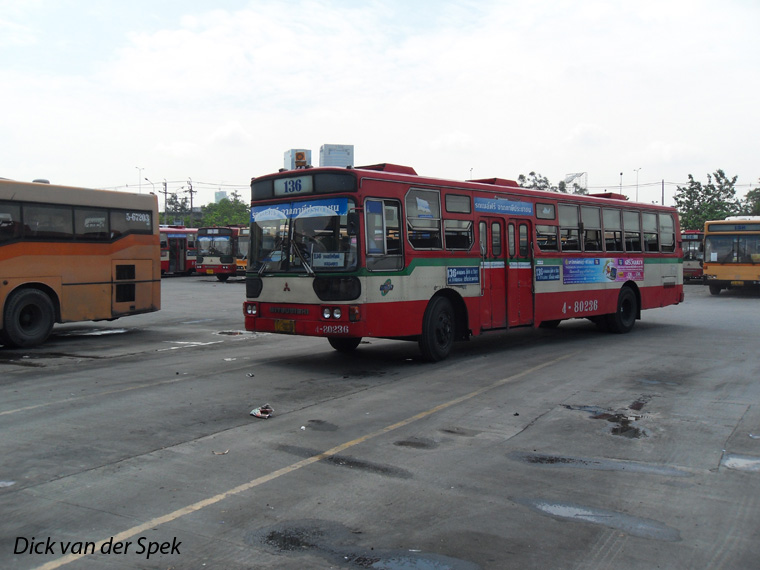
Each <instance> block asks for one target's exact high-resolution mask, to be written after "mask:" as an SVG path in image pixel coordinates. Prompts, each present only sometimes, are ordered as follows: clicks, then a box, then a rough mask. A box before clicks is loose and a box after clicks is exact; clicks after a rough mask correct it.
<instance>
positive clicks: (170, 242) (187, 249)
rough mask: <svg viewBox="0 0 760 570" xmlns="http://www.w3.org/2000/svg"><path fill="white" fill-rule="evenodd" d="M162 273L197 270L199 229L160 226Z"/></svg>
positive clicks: (184, 272) (174, 273)
mask: <svg viewBox="0 0 760 570" xmlns="http://www.w3.org/2000/svg"><path fill="white" fill-rule="evenodd" d="M159 232H160V233H161V275H176V274H178V273H182V274H184V275H190V274H192V273H193V272H194V271H195V258H196V247H195V240H196V235H197V233H198V230H197V229H196V228H186V227H185V226H160V228H159Z"/></svg>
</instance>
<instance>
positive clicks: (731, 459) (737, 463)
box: [720, 453, 760, 473]
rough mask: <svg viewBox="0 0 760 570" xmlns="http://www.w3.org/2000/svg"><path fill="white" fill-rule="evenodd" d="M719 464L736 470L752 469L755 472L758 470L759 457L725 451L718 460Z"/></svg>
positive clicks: (759, 465) (759, 464)
mask: <svg viewBox="0 0 760 570" xmlns="http://www.w3.org/2000/svg"><path fill="white" fill-rule="evenodd" d="M720 464H721V465H722V466H723V467H728V468H729V469H735V470H736V471H754V472H755V473H757V472H759V471H760V457H752V456H751V455H735V454H732V453H726V454H724V455H723V459H721V460H720Z"/></svg>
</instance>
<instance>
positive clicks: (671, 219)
mask: <svg viewBox="0 0 760 570" xmlns="http://www.w3.org/2000/svg"><path fill="white" fill-rule="evenodd" d="M251 192H252V201H251V206H252V207H251V251H250V256H249V264H248V271H247V273H246V301H245V302H244V304H243V313H244V315H245V327H246V329H247V330H249V331H263V332H274V333H284V334H294V335H307V336H321V337H325V338H327V340H328V341H329V343H330V345H331V346H332V347H333V348H335V349H336V350H338V351H341V352H349V351H352V350H354V349H355V348H357V347H358V346H359V344H360V341H361V339H362V337H380V338H395V339H403V340H416V341H417V342H418V343H419V347H420V350H421V352H422V355H423V357H424V358H425V359H426V360H430V361H436V360H441V359H443V358H445V357H446V356H447V355H448V354H449V352H450V350H451V348H452V344H453V342H454V341H455V340H460V339H467V338H468V337H470V336H473V335H480V334H482V333H485V332H487V331H494V330H504V329H509V328H514V327H538V326H542V327H556V326H557V325H559V324H560V322H561V321H563V320H565V319H575V318H587V319H590V320H592V321H594V322H595V323H597V325H598V326H599V327H600V328H604V329H607V330H610V331H612V332H616V333H625V332H628V331H630V330H631V329H632V328H633V326H634V323H635V321H636V320H637V319H639V318H640V316H641V311H642V310H643V309H650V308H654V307H663V306H666V305H673V304H677V303H679V302H681V301H683V264H682V252H681V241H680V235H681V233H680V229H679V225H678V215H677V212H676V211H675V210H674V209H673V208H666V207H663V206H658V205H653V204H636V203H629V202H626V201H624V200H623V199H622V198H624V197H623V196H619V195H613V194H610V195H604V196H597V197H594V196H577V195H570V194H559V193H553V192H542V191H535V190H529V189H526V188H520V187H518V186H517V183H515V182H513V181H510V180H503V179H499V178H490V179H483V180H470V181H466V182H458V181H451V180H441V179H437V178H428V177H422V176H418V175H417V174H416V172H415V171H414V169H413V168H410V167H405V166H397V165H391V164H379V165H374V166H365V167H361V168H347V169H338V168H328V167H325V168H322V167H320V168H312V169H308V170H295V171H284V172H280V173H276V174H270V175H266V176H262V177H259V178H255V179H253V180H252V182H251Z"/></svg>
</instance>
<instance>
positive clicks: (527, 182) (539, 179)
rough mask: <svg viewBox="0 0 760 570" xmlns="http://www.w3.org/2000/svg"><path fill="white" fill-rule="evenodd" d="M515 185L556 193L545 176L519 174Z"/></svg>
mask: <svg viewBox="0 0 760 570" xmlns="http://www.w3.org/2000/svg"><path fill="white" fill-rule="evenodd" d="M517 183H518V184H519V185H520V186H522V187H523V188H532V189H533V190H548V191H550V192H557V191H558V188H557V187H556V186H552V185H551V183H550V182H549V179H548V178H547V177H546V176H543V175H541V174H537V173H535V172H529V173H528V176H525V175H524V174H521V175H520V176H518V177H517Z"/></svg>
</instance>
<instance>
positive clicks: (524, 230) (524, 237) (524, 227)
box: [519, 224, 528, 257]
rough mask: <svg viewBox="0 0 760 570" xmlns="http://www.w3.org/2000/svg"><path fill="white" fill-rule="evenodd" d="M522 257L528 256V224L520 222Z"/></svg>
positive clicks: (520, 249)
mask: <svg viewBox="0 0 760 570" xmlns="http://www.w3.org/2000/svg"><path fill="white" fill-rule="evenodd" d="M519 231H520V242H519V243H520V248H519V251H520V257H528V224H520V230H519Z"/></svg>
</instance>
